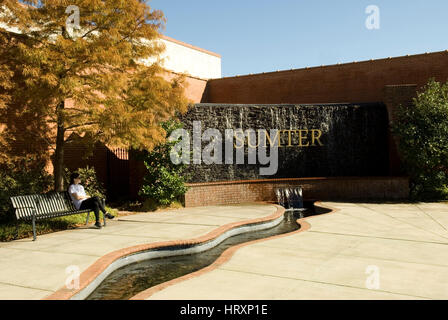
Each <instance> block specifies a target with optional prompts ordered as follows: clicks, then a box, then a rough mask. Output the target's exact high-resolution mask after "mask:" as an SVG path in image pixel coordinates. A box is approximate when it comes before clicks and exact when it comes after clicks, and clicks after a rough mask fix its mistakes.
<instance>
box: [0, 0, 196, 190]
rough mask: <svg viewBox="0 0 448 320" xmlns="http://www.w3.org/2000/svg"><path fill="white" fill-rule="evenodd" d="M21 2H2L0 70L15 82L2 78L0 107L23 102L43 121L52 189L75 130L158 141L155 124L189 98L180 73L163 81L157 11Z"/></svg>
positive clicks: (88, 137)
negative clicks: (50, 157)
mask: <svg viewBox="0 0 448 320" xmlns="http://www.w3.org/2000/svg"><path fill="white" fill-rule="evenodd" d="M21 2H22V3H23V5H22V4H19V3H18V1H17V0H3V1H2V4H1V7H0V33H1V34H2V37H6V38H7V39H8V41H9V43H10V44H9V45H2V46H0V56H1V57H2V58H1V60H2V63H3V64H2V67H1V68H4V70H5V73H4V76H3V77H9V78H8V79H13V81H6V80H7V79H6V78H2V76H0V88H1V90H0V94H3V101H4V103H3V105H2V104H1V102H0V108H3V111H5V109H6V110H8V108H9V109H11V108H16V106H14V103H11V102H10V103H8V101H9V100H7V99H10V100H12V101H20V103H21V107H23V109H24V110H26V112H28V113H31V114H35V115H36V116H37V117H39V118H40V119H43V120H44V121H45V124H46V126H47V128H46V130H47V131H46V134H48V135H49V136H48V137H46V138H45V139H46V141H48V142H49V144H50V145H51V146H52V147H53V148H54V160H53V163H54V187H55V190H62V189H63V188H64V183H63V174H64V144H65V143H66V142H67V139H69V137H70V136H72V135H73V134H77V135H79V136H82V137H84V138H85V139H84V141H90V142H91V143H94V142H98V141H100V142H102V143H104V144H108V145H113V146H115V147H127V148H134V149H140V150H143V149H146V150H151V149H152V148H153V147H154V146H155V145H157V144H159V143H161V142H163V141H164V139H165V135H166V133H165V131H164V130H163V128H162V127H161V126H160V123H161V122H163V121H166V120H168V119H171V118H173V117H174V116H175V115H176V113H177V112H185V111H186V109H187V106H188V101H187V99H186V98H185V97H184V81H183V77H182V76H178V77H175V78H173V79H172V80H167V77H166V76H164V73H165V71H164V70H163V68H162V67H161V61H160V59H159V57H160V54H161V53H162V52H163V50H164V48H163V45H162V44H161V42H159V41H157V40H158V39H159V37H160V31H161V30H162V28H163V27H164V23H165V20H164V17H163V13H162V12H160V11H157V10H153V9H152V8H150V7H149V5H148V4H146V2H145V1H143V0H108V1H100V0H28V1H21ZM1 25H3V26H5V25H6V26H8V30H5V29H4V28H3V29H2V28H1ZM1 71H3V70H0V73H3V72H1ZM0 99H2V96H1V95H0Z"/></svg>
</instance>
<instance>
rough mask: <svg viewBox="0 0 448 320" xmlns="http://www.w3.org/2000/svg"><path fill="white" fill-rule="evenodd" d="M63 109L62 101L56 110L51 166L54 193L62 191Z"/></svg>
mask: <svg viewBox="0 0 448 320" xmlns="http://www.w3.org/2000/svg"><path fill="white" fill-rule="evenodd" d="M64 107H65V103H64V101H62V102H61V103H60V104H59V105H58V106H57V108H56V112H57V117H58V132H57V136H56V150H55V155H54V164H53V167H54V173H53V174H54V190H55V191H64V142H65V141H64V135H65V126H64V113H63V112H64Z"/></svg>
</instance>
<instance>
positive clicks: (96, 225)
mask: <svg viewBox="0 0 448 320" xmlns="http://www.w3.org/2000/svg"><path fill="white" fill-rule="evenodd" d="M93 227H94V228H95V229H101V228H102V226H101V223H100V222H97V223H95V224H94V226H93Z"/></svg>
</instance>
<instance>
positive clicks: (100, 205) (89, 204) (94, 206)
mask: <svg viewBox="0 0 448 320" xmlns="http://www.w3.org/2000/svg"><path fill="white" fill-rule="evenodd" d="M104 206H105V204H104V200H102V199H100V198H98V197H92V198H89V199H86V200H84V201H83V202H81V207H79V210H87V209H91V210H93V212H94V213H95V219H96V222H99V221H100V210H101V211H102V212H103V213H104V214H106V208H105V207H104Z"/></svg>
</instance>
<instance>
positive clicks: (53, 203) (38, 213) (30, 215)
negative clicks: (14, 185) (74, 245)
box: [11, 191, 106, 241]
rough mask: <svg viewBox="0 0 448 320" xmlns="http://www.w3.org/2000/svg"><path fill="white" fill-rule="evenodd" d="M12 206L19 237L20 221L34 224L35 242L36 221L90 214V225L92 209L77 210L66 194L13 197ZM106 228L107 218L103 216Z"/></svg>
mask: <svg viewBox="0 0 448 320" xmlns="http://www.w3.org/2000/svg"><path fill="white" fill-rule="evenodd" d="M11 202H12V206H13V208H14V210H15V214H16V218H17V220H16V222H17V224H16V226H17V235H18V232H19V229H18V227H19V225H18V223H19V220H23V221H26V222H30V221H31V223H32V224H33V241H35V240H36V221H40V220H45V219H50V218H57V217H63V216H70V215H75V214H80V213H88V214H87V219H86V225H87V224H88V223H89V216H90V212H91V211H92V210H91V209H87V210H76V208H75V206H74V204H73V202H72V200H71V198H70V195H69V194H68V192H67V191H65V192H51V193H47V194H34V195H27V196H15V197H11ZM103 220H104V226H106V218H105V217H104V214H103Z"/></svg>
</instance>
